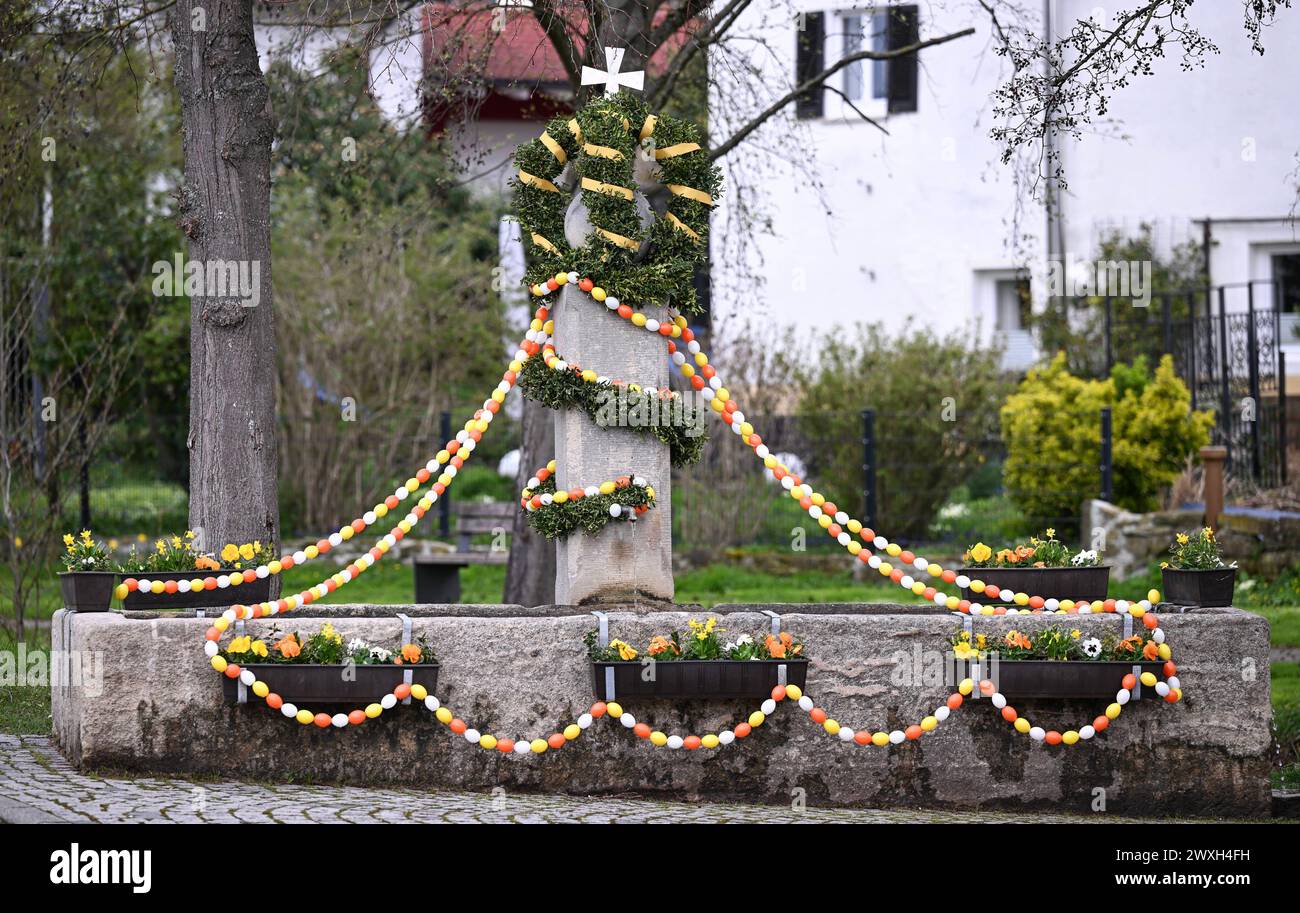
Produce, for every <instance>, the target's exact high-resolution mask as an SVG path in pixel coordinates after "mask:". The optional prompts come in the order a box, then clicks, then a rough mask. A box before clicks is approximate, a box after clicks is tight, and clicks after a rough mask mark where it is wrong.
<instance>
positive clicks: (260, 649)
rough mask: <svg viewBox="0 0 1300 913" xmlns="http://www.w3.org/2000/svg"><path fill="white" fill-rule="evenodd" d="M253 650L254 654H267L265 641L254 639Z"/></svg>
mask: <svg viewBox="0 0 1300 913" xmlns="http://www.w3.org/2000/svg"><path fill="white" fill-rule="evenodd" d="M252 650H253V655H254V656H266V653H267V650H266V644H265V642H263V641H260V640H255V641H253V647H252Z"/></svg>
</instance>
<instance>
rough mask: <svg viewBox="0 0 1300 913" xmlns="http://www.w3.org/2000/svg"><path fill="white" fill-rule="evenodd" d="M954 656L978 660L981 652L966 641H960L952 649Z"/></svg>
mask: <svg viewBox="0 0 1300 913" xmlns="http://www.w3.org/2000/svg"><path fill="white" fill-rule="evenodd" d="M952 655H953V656H955V657H957V658H958V659H978V658H979V655H980V654H979V651H978V650H976V649H974V648H973V647H972V646H971V645H970V644H968V643H967V642H966V641H964V640H962V641H958V642H957V643H956V644H955V645H954V646H953V648H952Z"/></svg>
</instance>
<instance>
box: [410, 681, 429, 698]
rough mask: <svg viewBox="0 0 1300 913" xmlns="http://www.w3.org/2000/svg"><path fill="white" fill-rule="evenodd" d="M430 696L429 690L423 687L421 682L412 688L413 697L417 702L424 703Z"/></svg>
mask: <svg viewBox="0 0 1300 913" xmlns="http://www.w3.org/2000/svg"><path fill="white" fill-rule="evenodd" d="M428 696H429V689H428V688H426V687H424V686H423V685H421V684H420V683H419V682H416V683H415V684H414V685H412V686H411V697H413V698H415V699H416V700H417V701H422V700H424V699H425V698H426V697H428Z"/></svg>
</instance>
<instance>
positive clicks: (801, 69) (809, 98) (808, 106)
mask: <svg viewBox="0 0 1300 913" xmlns="http://www.w3.org/2000/svg"><path fill="white" fill-rule="evenodd" d="M802 18H803V23H802V24H803V28H802V29H796V30H795V39H794V41H795V44H794V52H795V53H794V82H795V85H796V86H801V85H803V84H804V83H805V82H807V81H808V80H809V79H812V78H813V77H814V76H816V75H817V74H818V73H820V72H821V71H822V70H824V69H826V14H825V13H804V14H803V17H802ZM824 95H825V93H824V92H823V91H822V87H821V86H817V87H816V88H814V89H811V90H809V91H807V92H804V93H803V94H802V95H800V96H799V97H798V98H796V99H795V102H794V116H795V117H800V118H809V117H821V116H822V97H823V96H824Z"/></svg>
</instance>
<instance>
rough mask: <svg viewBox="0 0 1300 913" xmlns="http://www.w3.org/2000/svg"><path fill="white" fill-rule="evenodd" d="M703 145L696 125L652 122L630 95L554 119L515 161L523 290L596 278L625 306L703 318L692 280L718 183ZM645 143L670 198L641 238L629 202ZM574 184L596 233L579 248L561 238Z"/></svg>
mask: <svg viewBox="0 0 1300 913" xmlns="http://www.w3.org/2000/svg"><path fill="white" fill-rule="evenodd" d="M700 139H701V137H700V135H699V131H698V129H697V128H696V127H695V126H694V125H693V124H690V123H688V122H686V121H682V120H679V119H677V118H675V117H670V116H656V115H651V114H650V113H649V112H648V110H647V108H646V106H645V103H644V102H643V101H642V100H641V99H639V98H637V97H635V96H634V95H632V94H631V93H628V92H620V93H618V94H617V95H614V96H611V97H602V98H599V99H596V100H594V101H592V102H590V103H589V104H587V105H586V106H585V107H583V108H582V109H581V110H579V111H578V112H577V113H576V114H574V115H573V116H572V117H565V116H560V117H556V118H554V119H552V120H551V121H550V122H549V123H548V124H547V125H546V129H545V130H544V131H543V133H542V135H541V136H539V137H538V138H537V139H535V140H532V141H530V142H528V143H525V144H524V145H522V146H520V147H519V150H518V151H517V152H516V154H515V163H516V164H517V165H518V166H519V172H518V175H517V177H516V178H515V179H514V180H513V181H512V183H513V185H514V188H515V213H516V215H517V217H518V219H519V221H520V223H521V225H522V226H523V229H524V237H525V238H526V239H527V243H528V245H529V264H530V265H529V268H528V270H527V272H526V274H525V279H526V282H527V283H528V284H529V285H530V286H531V285H534V284H536V283H538V282H545V281H546V279H547V278H548V277H550V276H553V275H555V273H556V272H559V271H561V270H563V271H565V272H568V271H576V272H578V273H580V274H582V275H590V276H599V277H600V281H601V284H602V285H603V286H604V287H605V289H606V290H608V291H609V293H610V294H612V295H615V296H616V297H618V298H619V299H621V300H623V301H629V302H633V301H635V302H644V303H651V302H654V303H658V304H668V303H671V304H672V305H673V306H674V307H676V308H677V310H678V311H679V312H681V313H683V314H687V315H694V314H697V313H699V304H698V302H697V300H696V296H695V287H694V284H693V281H692V280H693V276H694V272H695V267H696V266H697V265H699V264H702V263H703V262H704V261H705V259H706V257H707V253H708V244H707V240H708V230H709V212H710V211H711V210H712V208H713V205H714V203H715V201H716V198H717V196H718V193H719V190H720V188H721V184H722V177H721V174H720V172H719V171H718V169H717V168H716V167H715V166H713V165H712V164H711V163H710V162H709V157H708V152H707V150H705V149H704V147H703V146H702V145H701V142H700ZM650 142H653V144H654V148H655V152H654V155H655V158H656V159H657V161H658V167H659V177H660V179H661V180H662V182H663V183H664V184H665V186H667V187H668V189H669V196H668V203H667V210H666V212H665V214H664V215H663V216H662V217H659V218H657V219H656V220H655V221H654V222H653V223H652V224H651V225H650V227H649V229H648V230H647V229H643V228H642V227H641V223H640V220H639V218H638V216H637V212H636V204H635V202H634V198H633V195H632V194H633V191H635V189H636V183H635V181H634V178H633V168H634V166H635V164H636V158H635V157H636V156H637V155H638V154H642V153H641V152H640V150H642V149H643V148H646V149H648V144H649V143H650ZM643 144H644V145H643ZM570 165H571V166H572V168H571V169H568V166H570ZM566 169H568V170H567V171H566ZM562 176H563V177H564V178H567V179H568V181H567V183H568V186H564V185H563V183H562ZM575 184H576V185H578V186H580V187H582V188H583V189H582V198H583V202H584V203H585V204H586V206H587V209H588V212H589V213H590V219H591V223H592V225H593V226H594V230H593V232H592V233H591V235H589V236H588V238H587V240H586V243H585V244H583V246H581V247H579V248H573V247H571V246H570V245H569V243H568V242H567V241H566V240H565V236H564V217H565V213H566V211H567V210H568V207H569V201H570V195H569V193H568V192H567V191H568V190H570V189H572V186H573V185H575Z"/></svg>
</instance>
